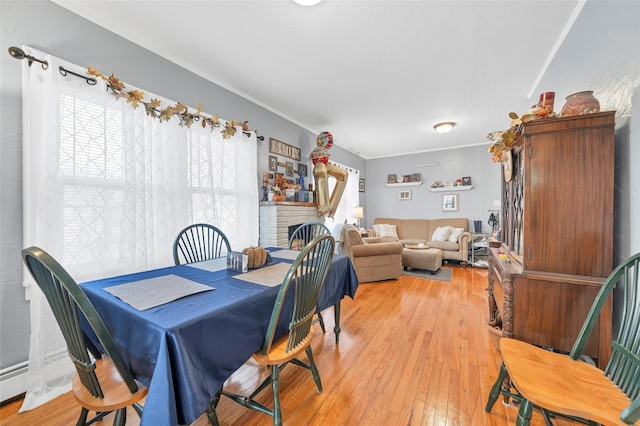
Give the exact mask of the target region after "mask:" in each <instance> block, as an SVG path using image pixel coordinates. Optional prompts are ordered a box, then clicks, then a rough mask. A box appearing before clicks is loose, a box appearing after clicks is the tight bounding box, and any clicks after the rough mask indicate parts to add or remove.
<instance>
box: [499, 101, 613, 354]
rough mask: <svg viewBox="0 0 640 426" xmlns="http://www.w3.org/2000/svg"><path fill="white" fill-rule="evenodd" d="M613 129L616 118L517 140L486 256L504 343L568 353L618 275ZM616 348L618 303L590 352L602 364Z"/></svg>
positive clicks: (527, 127) (544, 124) (599, 117)
mask: <svg viewBox="0 0 640 426" xmlns="http://www.w3.org/2000/svg"><path fill="white" fill-rule="evenodd" d="M614 124H615V111H609V112H601V113H596V114H587V115H580V116H575V117H565V118H553V119H547V120H539V121H533V122H529V123H525V124H524V125H523V130H522V132H521V133H520V134H519V135H518V136H517V139H516V141H515V144H514V146H513V148H512V150H511V157H512V163H511V164H510V165H509V164H506V165H505V167H504V168H503V173H502V244H501V247H499V248H492V249H490V255H489V287H488V290H489V316H490V318H489V324H490V325H492V326H498V327H500V326H501V328H502V335H503V336H505V337H513V338H516V339H520V340H524V341H527V342H529V343H532V344H535V345H539V346H542V347H547V348H553V349H555V350H559V351H566V352H568V351H570V350H571V347H572V346H573V343H574V341H575V339H576V336H577V335H578V332H579V331H580V327H581V326H582V323H583V322H584V320H585V318H586V315H587V313H588V311H589V309H590V307H591V304H592V302H593V300H594V298H595V296H596V294H597V293H598V290H599V289H600V286H601V285H602V283H603V282H604V280H605V279H606V277H607V276H608V275H609V273H610V272H611V271H612V268H613V265H612V262H613V260H612V257H613V193H614V186H613V185H614V181H613V177H614ZM509 167H511V170H509ZM505 171H506V173H505ZM509 175H510V176H509ZM505 178H506V179H505ZM610 343H611V300H609V301H608V302H607V305H606V306H605V309H604V310H603V312H602V314H601V316H600V319H599V323H598V325H597V326H596V329H595V330H594V332H593V333H592V336H591V338H590V340H589V342H588V344H587V347H586V348H585V354H586V355H589V356H591V357H593V358H595V359H596V360H598V363H599V364H602V363H603V362H606V361H607V360H608V358H609V355H610V349H609V348H610Z"/></svg>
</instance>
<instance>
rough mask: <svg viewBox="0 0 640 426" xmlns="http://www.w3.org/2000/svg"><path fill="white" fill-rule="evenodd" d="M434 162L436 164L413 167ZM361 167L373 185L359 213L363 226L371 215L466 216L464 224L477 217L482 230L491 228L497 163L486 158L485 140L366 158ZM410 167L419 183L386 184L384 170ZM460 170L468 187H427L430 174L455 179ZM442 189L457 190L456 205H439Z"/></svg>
mask: <svg viewBox="0 0 640 426" xmlns="http://www.w3.org/2000/svg"><path fill="white" fill-rule="evenodd" d="M453 131H455V128H454V130H453ZM434 163H438V164H437V165H434V166H423V167H418V165H423V164H434ZM367 172H368V173H367V175H368V176H369V178H368V179H367V187H369V188H373V190H374V191H375V192H374V193H372V194H370V195H369V196H368V197H367V204H366V209H365V216H366V223H367V225H368V226H371V224H373V220H374V219H375V218H376V217H398V218H405V219H419V218H425V219H436V218H445V217H451V218H453V217H466V218H468V219H469V221H470V223H469V229H470V230H473V220H481V221H482V222H483V231H485V232H490V231H491V227H490V226H489V225H488V223H487V221H488V219H489V214H490V213H489V210H490V209H493V208H497V209H499V207H494V206H493V202H494V200H500V165H499V164H496V163H493V162H492V161H491V155H489V153H488V152H487V146H486V145H483V146H475V147H469V148H461V149H451V150H446V151H433V152H428V153H421V154H411V155H402V156H397V157H388V158H380V159H374V160H369V161H367ZM411 173H420V174H421V175H422V181H423V182H424V183H423V184H422V185H420V186H392V187H389V186H387V185H386V183H387V175H388V174H398V175H405V174H411ZM463 176H469V177H471V183H472V185H473V188H472V189H470V190H468V191H456V192H454V191H447V192H432V191H430V188H431V184H432V183H433V182H434V181H436V180H440V181H448V180H455V179H457V178H461V177H463ZM402 190H411V199H410V200H400V198H399V192H400V191H402ZM443 194H458V206H459V211H457V212H444V211H442V195H443Z"/></svg>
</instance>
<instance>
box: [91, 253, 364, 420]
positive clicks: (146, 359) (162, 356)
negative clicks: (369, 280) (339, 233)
mask: <svg viewBox="0 0 640 426" xmlns="http://www.w3.org/2000/svg"><path fill="white" fill-rule="evenodd" d="M273 250H275V249H273ZM274 261H275V262H280V261H285V262H289V263H290V262H291V261H287V260H282V259H278V258H274ZM169 274H173V275H176V276H178V277H182V278H185V279H188V280H191V281H194V282H197V283H201V284H205V285H208V286H211V287H214V288H215V290H213V291H205V292H202V293H198V294H195V295H191V296H188V297H184V298H181V299H178V300H175V301H173V302H170V303H167V304H163V305H160V306H157V307H154V308H151V309H147V310H144V311H138V310H136V309H134V308H133V307H131V306H129V305H128V304H126V303H125V302H123V301H121V300H120V299H118V298H116V297H115V296H113V295H111V294H110V293H108V292H107V291H105V290H103V289H104V287H110V286H114V285H118V284H124V283H128V282H133V281H138V280H144V279H149V278H153V277H161V276H166V275H169ZM236 274H237V272H232V271H229V270H226V269H224V270H221V271H216V272H211V271H207V270H203V269H199V268H194V267H191V266H188V265H181V266H172V267H168V268H162V269H156V270H152V271H146V272H140V273H135V274H129V275H124V276H119V277H114V278H107V279H102V280H97V281H91V282H87V283H84V284H81V287H82V288H83V290H84V291H85V293H86V294H87V296H88V297H89V299H90V300H91V302H92V303H93V305H94V306H95V307H96V309H97V311H98V313H99V314H100V315H101V317H102V319H103V320H104V322H105V324H106V326H107V328H108V329H109V331H110V332H111V335H112V336H113V338H114V340H115V341H116V344H117V346H118V348H119V349H120V351H121V352H122V355H123V357H124V359H125V361H126V362H127V364H128V365H129V367H130V368H131V370H132V371H133V373H134V375H135V377H136V379H138V380H139V381H140V382H141V383H143V384H145V385H147V386H149V395H148V396H147V399H146V402H145V407H144V413H143V416H142V422H141V424H142V425H176V424H188V423H191V422H193V421H194V420H195V419H197V418H198V417H199V416H201V415H202V414H203V413H204V412H205V410H206V408H207V405H208V403H209V401H210V399H211V397H212V396H213V395H214V394H215V393H216V392H217V391H218V390H219V389H220V387H221V386H222V384H223V383H224V381H225V380H226V379H227V378H228V377H229V376H230V375H231V374H232V373H233V372H234V371H235V370H237V369H238V368H239V367H240V366H242V364H244V363H245V362H246V361H247V360H248V359H249V358H250V357H251V355H252V354H253V353H255V352H256V351H258V350H260V348H261V347H262V343H263V339H264V335H265V333H266V329H267V326H268V323H269V318H270V315H271V311H272V309H273V303H274V301H275V298H276V296H277V293H278V289H279V287H278V286H276V287H268V286H262V285H258V284H253V283H250V282H246V281H242V280H238V279H234V278H232V276H233V275H236ZM357 287H358V280H357V277H356V274H355V270H354V269H353V265H352V264H351V261H350V260H349V258H348V257H345V256H339V255H336V256H334V258H333V262H332V264H331V267H330V269H329V273H328V276H327V280H326V281H325V285H324V286H323V288H322V290H321V292H320V296H319V301H318V310H324V309H326V308H328V307H330V306H333V305H336V304H338V303H339V302H340V300H341V299H342V298H343V297H344V296H349V297H351V298H353V297H354V296H355V292H356V289H357ZM282 328H283V330H284V329H285V328H286V324H284V323H283V325H282Z"/></svg>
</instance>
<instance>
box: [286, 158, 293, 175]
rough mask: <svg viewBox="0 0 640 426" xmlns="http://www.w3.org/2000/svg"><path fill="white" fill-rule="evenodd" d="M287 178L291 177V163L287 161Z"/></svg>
mask: <svg viewBox="0 0 640 426" xmlns="http://www.w3.org/2000/svg"><path fill="white" fill-rule="evenodd" d="M287 176H293V163H292V162H291V161H287Z"/></svg>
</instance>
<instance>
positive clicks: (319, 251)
mask: <svg viewBox="0 0 640 426" xmlns="http://www.w3.org/2000/svg"><path fill="white" fill-rule="evenodd" d="M334 248H335V240H334V239H333V237H332V236H330V235H321V236H318V237H315V238H314V239H313V240H312V241H310V242H309V243H308V244H307V245H306V246H305V247H304V248H303V249H302V251H301V252H300V254H299V255H298V257H297V258H296V259H295V261H294V262H293V264H292V265H291V267H290V268H289V271H288V272H287V274H286V276H285V278H284V280H283V282H282V284H281V286H280V290H279V292H278V296H277V298H276V301H275V304H274V306H273V311H272V313H271V319H270V321H269V326H268V328H267V332H266V334H265V336H264V342H263V345H262V350H260V351H259V352H257V353H255V354H254V355H253V358H254V360H255V361H257V362H258V364H260V365H265V366H270V367H271V375H270V376H268V377H267V378H266V379H265V380H264V381H263V382H262V384H261V385H260V386H258V387H257V388H256V390H255V391H254V392H253V393H252V394H251V395H249V396H242V395H237V394H234V393H230V392H226V391H224V390H223V389H221V390H220V394H221V395H224V396H226V397H228V398H231V399H232V400H233V401H235V402H237V403H239V404H241V405H243V406H245V407H247V408H250V409H253V410H257V411H260V412H262V413H266V414H269V415H271V416H273V424H274V425H276V426H279V425H281V424H282V412H281V408H280V371H281V370H282V369H283V368H284V367H285V366H286V365H287V364H289V363H293V364H295V365H298V366H300V367H303V368H305V369H307V370H310V371H311V373H312V375H313V379H314V380H315V383H316V386H317V388H318V392H322V382H321V380H320V373H319V372H318V368H317V367H316V364H315V362H314V360H313V354H312V351H311V340H312V338H313V327H312V323H313V317H314V315H315V312H316V306H317V304H318V294H319V292H320V289H321V288H322V286H323V284H324V281H325V279H326V278H327V273H328V271H329V266H331V260H332V258H333V252H334ZM291 292H293V294H290V295H289V296H288V294H289V293H291ZM286 297H292V300H293V312H292V314H291V317H290V318H288V317H287V324H288V332H287V333H286V334H285V335H284V336H282V337H280V336H276V328H277V326H278V323H279V322H280V317H281V314H282V308H283V305H284V304H285V298H286ZM302 352H306V354H307V358H308V360H309V361H308V363H305V362H303V361H301V360H300V359H298V356H299V355H301V354H302ZM269 385H271V389H272V392H273V408H272V409H269V408H267V407H265V406H264V405H262V404H260V403H259V402H257V401H256V400H255V399H254V398H255V397H256V396H257V395H258V394H259V393H260V392H261V391H262V390H263V389H265V388H266V387H268V386H269ZM220 394H219V395H220ZM219 395H217V396H216V397H215V401H214V402H213V405H212V407H213V410H209V411H208V414H209V421H210V422H211V423H212V424H214V425H217V417H216V415H215V405H217V400H218V398H219Z"/></svg>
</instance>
